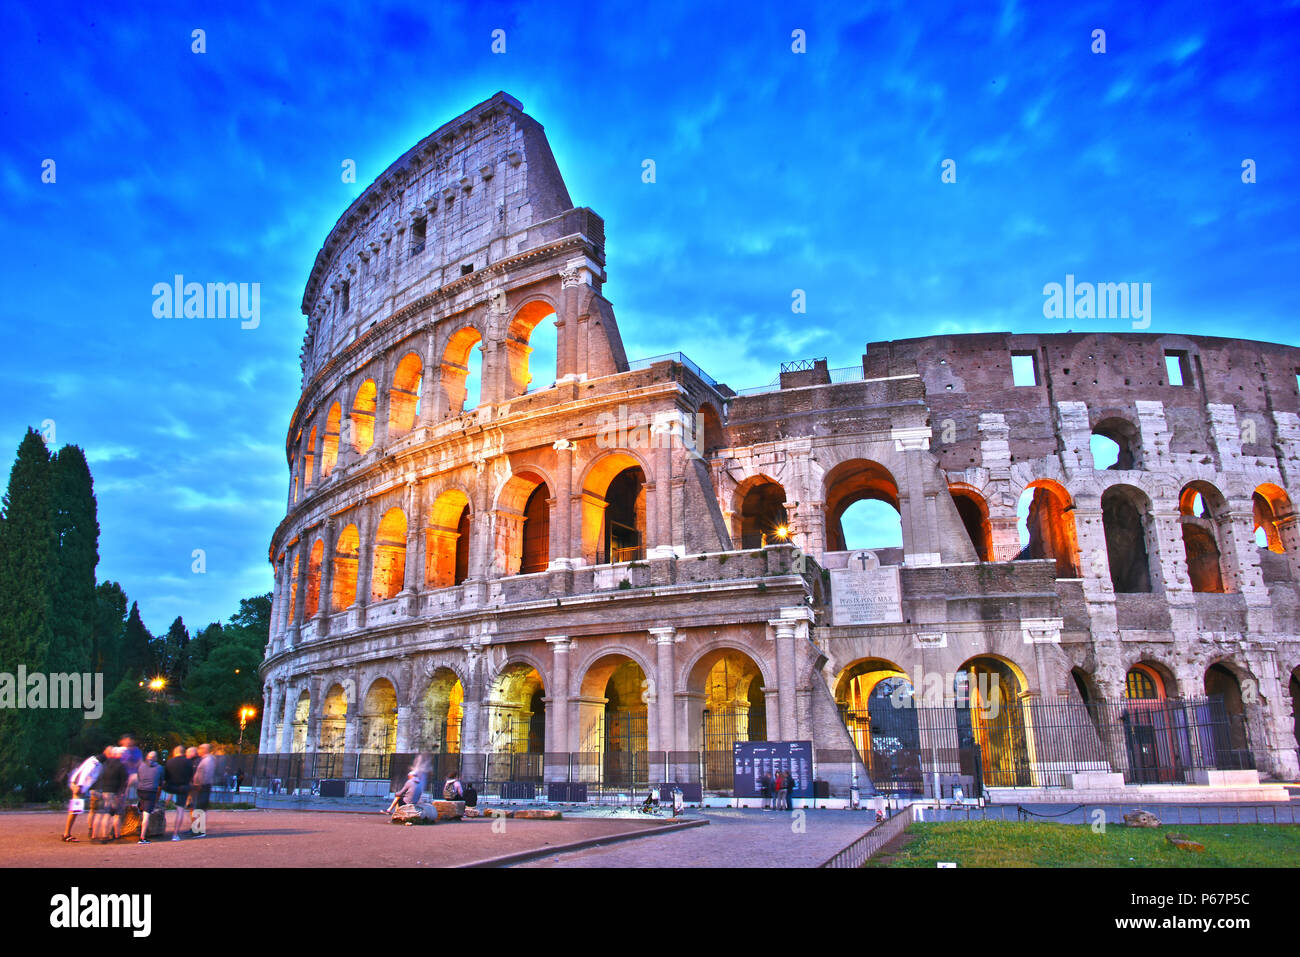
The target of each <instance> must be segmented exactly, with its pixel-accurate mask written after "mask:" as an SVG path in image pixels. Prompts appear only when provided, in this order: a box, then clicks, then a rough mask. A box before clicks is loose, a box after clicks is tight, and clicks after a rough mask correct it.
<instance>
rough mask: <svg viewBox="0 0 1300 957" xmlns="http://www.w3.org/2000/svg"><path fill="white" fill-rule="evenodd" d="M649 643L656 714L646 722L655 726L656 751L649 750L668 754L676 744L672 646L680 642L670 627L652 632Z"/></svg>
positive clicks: (653, 629)
mask: <svg viewBox="0 0 1300 957" xmlns="http://www.w3.org/2000/svg"><path fill="white" fill-rule="evenodd" d="M649 630H650V640H651V641H653V642H654V643H655V710H656V712H657V714H655V715H653V716H650V715H647V718H648V719H649V720H651V721H655V722H656V723H657V724H658V728H659V734H658V739H659V741H658V745H659V746H658V748H657V749H652V750H660V751H671V750H673V744H674V742H675V741H676V740H677V728H676V727H675V721H674V718H675V717H676V715H675V714H674V708H673V704H674V702H675V701H676V699H677V694H676V687H675V680H676V665H675V663H674V660H673V659H674V654H673V652H674V646H675V645H676V644H677V642H679V641H681V640H682V639H681V638H680V637H679V636H678V634H677V629H676V628H672V627H661V628H651V629H649Z"/></svg>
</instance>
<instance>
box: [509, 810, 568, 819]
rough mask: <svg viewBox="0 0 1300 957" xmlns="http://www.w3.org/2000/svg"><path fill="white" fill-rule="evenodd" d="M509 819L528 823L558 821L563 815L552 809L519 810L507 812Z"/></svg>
mask: <svg viewBox="0 0 1300 957" xmlns="http://www.w3.org/2000/svg"><path fill="white" fill-rule="evenodd" d="M507 814H508V815H509V816H510V817H513V818H517V819H523V820H528V821H558V820H560V819H561V817H563V815H562V814H561V813H560V812H559V811H557V810H555V809H554V808H540V807H538V808H521V809H520V810H518V811H513V812H507Z"/></svg>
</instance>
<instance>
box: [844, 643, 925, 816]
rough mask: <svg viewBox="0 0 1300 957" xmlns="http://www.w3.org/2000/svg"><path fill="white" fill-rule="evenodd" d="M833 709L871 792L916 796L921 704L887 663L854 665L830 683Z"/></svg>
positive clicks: (871, 660) (920, 782)
mask: <svg viewBox="0 0 1300 957" xmlns="http://www.w3.org/2000/svg"><path fill="white" fill-rule="evenodd" d="M835 704H836V707H837V708H838V709H839V712H840V718H841V719H842V720H843V722H844V727H845V728H847V729H848V732H849V737H851V738H852V739H853V744H854V746H855V747H856V748H857V750H858V754H859V756H861V758H862V763H863V764H864V765H865V766H866V768H867V772H868V774H869V775H870V776H871V782H872V784H873V785H874V786H875V787H876V790H878V791H882V792H885V793H890V794H898V795H905V794H921V793H923V792H924V788H925V784H924V772H923V771H922V768H921V730H920V721H919V719H920V712H919V711H918V710H917V708H918V707H919V706H920V704H921V702H920V701H919V700H917V699H916V690H915V689H914V688H913V687H912V682H911V680H910V679H909V678H908V676H907V674H906V672H904V671H903V670H902V669H901V668H899V667H898V666H897V665H896V664H894V663H893V662H892V661H885V660H883V659H880V658H866V659H863V660H861V661H857V662H854V663H853V664H851V665H849V666H848V667H847V668H845V669H844V670H843V671H841V672H840V676H839V678H838V679H836V682H835Z"/></svg>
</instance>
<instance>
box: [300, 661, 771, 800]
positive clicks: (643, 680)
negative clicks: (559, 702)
mask: <svg viewBox="0 0 1300 957" xmlns="http://www.w3.org/2000/svg"><path fill="white" fill-rule="evenodd" d="M346 684H348V683H345V682H343V681H334V682H330V683H329V684H328V685H327V686H326V687H325V688H324V691H323V695H322V699H321V700H320V701H319V702H317V703H316V706H317V710H318V715H317V726H316V731H315V737H314V739H313V738H311V737H310V736H311V735H312V708H313V702H312V699H311V692H310V691H308V690H306V689H303V690H300V691H299V692H298V693H297V696H296V698H295V699H294V701H293V703H292V708H291V719H290V720H291V728H290V735H289V740H290V742H291V747H292V750H293V751H294V752H303V751H308V750H315V751H323V752H343V751H345V750H356V751H362V752H372V753H392V752H393V751H394V750H395V748H396V747H397V741H398V725H399V706H398V693H397V690H396V687H395V685H394V683H393V681H392V680H390V679H389V678H387V677H382V676H380V677H377V678H375V679H374V680H373V681H372V682H371V683H370V685H369V687H368V688H367V689H366V690H365V692H364V694H363V695H362V696H361V698H360V700H359V701H358V702H355V703H354V702H350V701H349V699H348V690H347V687H346V686H345V685H346ZM574 687H575V694H574V696H573V697H572V699H571V701H570V705H571V707H572V708H573V713H574V715H575V716H576V719H577V725H576V726H575V727H572V728H571V729H570V733H569V735H570V740H569V741H568V742H556V744H558V745H560V746H561V747H562V748H563V749H565V750H573V751H576V752H581V753H585V754H589V755H599V756H600V758H599V759H598V760H599V761H601V762H602V763H603V766H604V771H605V774H606V777H607V778H610V779H613V778H617V777H620V776H626V775H627V774H629V773H634V772H635V771H636V770H638V769H637V768H635V767H634V766H633V762H643V761H645V760H646V758H645V752H646V750H647V747H648V740H649V734H648V732H649V728H648V721H649V720H651V703H652V702H653V701H654V700H655V695H656V694H657V692H656V691H655V689H654V688H653V683H652V682H651V681H650V680H649V679H648V678H647V675H646V673H645V670H644V666H643V663H642V662H641V661H639V660H638V659H636V658H634V657H632V656H631V655H628V654H625V653H623V652H621V651H617V650H611V651H610V652H608V653H606V654H602V655H598V656H596V658H595V660H593V661H592V662H591V663H590V664H589V665H588V666H587V667H586V668H585V670H584V672H583V674H582V676H581V678H579V679H578V681H577V682H576V683H575V686H574ZM687 691H688V694H686V695H685V696H684V700H685V701H686V707H687V711H686V714H685V720H686V721H687V723H688V729H687V735H686V736H687V738H688V739H689V741H690V747H691V748H692V749H700V750H704V751H705V752H708V753H709V754H710V755H711V757H710V760H709V767H710V768H711V772H710V773H711V776H712V777H713V778H714V779H716V780H715V785H716V786H719V787H721V786H724V785H725V786H729V782H730V774H731V768H730V763H731V753H732V744H733V743H734V742H735V741H746V740H766V737H767V708H768V703H767V691H766V689H765V682H764V677H763V672H762V669H761V668H760V666H759V665H758V663H757V662H756V661H755V660H754V659H753V658H752V657H750V656H749V655H748V654H747V653H745V652H743V651H741V650H739V649H736V648H718V649H714V650H711V651H709V652H707V653H705V654H704V655H703V656H701V658H700V659H699V660H698V661H697V662H696V663H695V664H694V665H693V666H692V668H691V672H690V676H689V678H688V679H687ZM413 704H414V707H413V712H414V714H413V719H412V720H411V722H410V727H409V729H408V732H407V737H406V740H405V741H403V743H402V744H403V748H404V749H407V750H412V751H427V752H431V753H459V752H461V751H463V750H472V751H479V750H481V751H485V752H488V753H496V754H501V753H514V754H543V753H544V752H545V751H546V749H547V745H548V738H547V721H548V715H549V713H550V711H551V709H552V708H553V707H555V702H554V701H553V699H552V698H551V697H550V692H549V690H548V689H547V688H546V686H545V681H544V679H543V676H542V673H541V672H540V671H539V670H538V668H537V667H536V666H534V665H533V664H532V663H530V662H527V661H521V660H517V661H511V662H507V663H506V664H505V665H503V666H502V667H501V668H500V670H499V671H497V673H496V674H495V675H494V676H493V677H492V678H491V680H490V681H489V682H488V684H487V687H486V688H485V689H484V693H483V695H482V700H481V701H478V702H471V701H467V699H466V690H465V685H464V683H463V680H462V677H461V675H460V674H459V673H458V672H457V671H456V670H455V669H453V668H450V667H439V668H436V669H434V670H433V672H432V674H431V675H430V677H429V680H428V683H427V685H425V688H424V691H423V692H422V693H421V694H420V696H419V697H418V699H417V700H416V701H415V702H413ZM350 705H353V707H351V708H350ZM471 718H475V719H476V720H475V721H473V722H472V721H471V720H470V719H471ZM349 722H351V723H352V729H353V730H352V731H351V733H349V729H348V723H349ZM471 724H473V725H474V726H475V728H476V729H477V730H474V729H472V728H471ZM640 770H644V769H640Z"/></svg>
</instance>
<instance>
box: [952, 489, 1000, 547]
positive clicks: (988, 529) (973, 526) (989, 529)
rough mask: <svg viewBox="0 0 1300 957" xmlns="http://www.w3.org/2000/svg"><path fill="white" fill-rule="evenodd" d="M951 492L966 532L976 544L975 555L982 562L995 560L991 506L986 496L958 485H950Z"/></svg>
mask: <svg viewBox="0 0 1300 957" xmlns="http://www.w3.org/2000/svg"><path fill="white" fill-rule="evenodd" d="M949 492H951V494H952V501H953V504H954V505H956V506H957V515H958V516H959V517H960V518H961V523H962V525H963V526H964V527H965V529H966V534H967V535H968V536H970V542H971V544H972V545H974V546H975V557H976V558H978V559H979V560H980V561H982V562H991V561H993V525H992V524H991V523H990V522H989V506H988V503H987V502H986V501H984V496H983V495H980V493H979V492H976V491H975V490H974V489H969V488H963V487H961V486H957V485H953V486H950V487H949Z"/></svg>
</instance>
